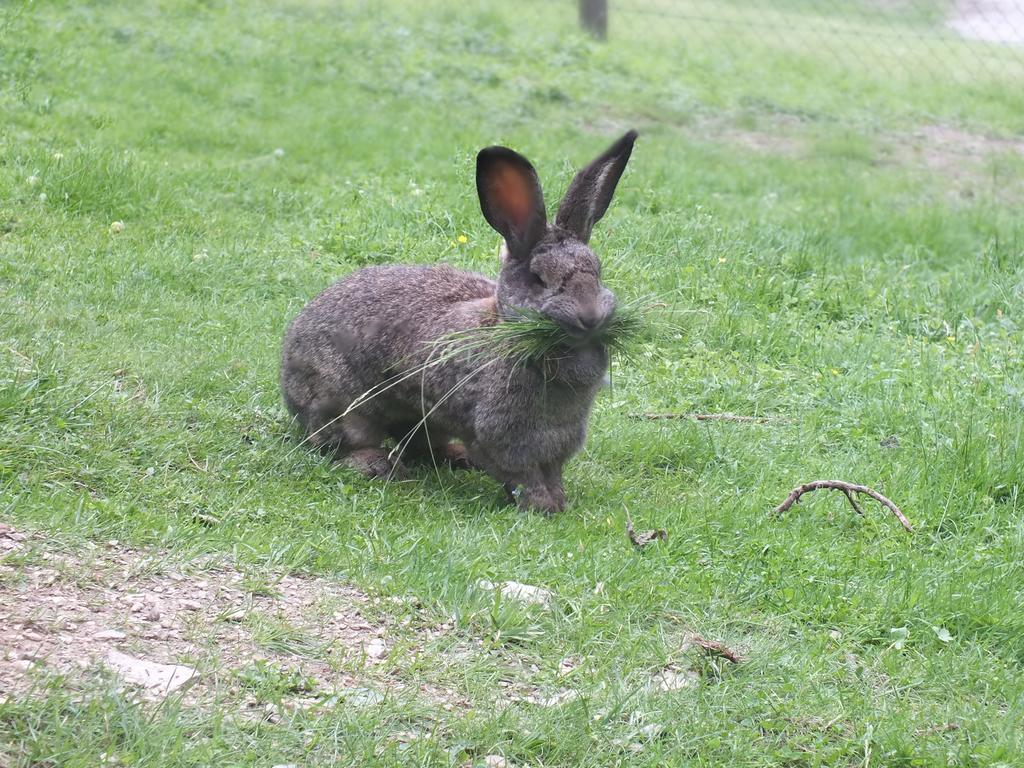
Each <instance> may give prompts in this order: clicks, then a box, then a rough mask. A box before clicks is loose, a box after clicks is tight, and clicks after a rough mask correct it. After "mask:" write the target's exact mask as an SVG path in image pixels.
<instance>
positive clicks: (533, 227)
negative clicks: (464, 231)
mask: <svg viewBox="0 0 1024 768" xmlns="http://www.w3.org/2000/svg"><path fill="white" fill-rule="evenodd" d="M476 191H477V194H479V195H480V210H481V211H482V212H483V214H484V218H485V219H487V223H488V224H490V225H491V226H492V227H494V228H495V229H496V230H497V231H498V233H499V234H500V235H501V236H502V237H504V238H505V242H506V243H507V244H508V250H509V254H510V255H511V256H512V257H514V258H522V257H524V256H526V255H527V254H528V253H529V252H530V250H531V249H532V248H533V246H534V245H536V243H537V240H539V239H540V237H541V235H543V234H544V230H545V229H546V227H547V221H548V220H547V213H546V212H545V210H544V193H543V192H541V189H540V179H538V178H537V172H536V171H535V170H533V166H532V165H530V161H529V160H527V159H526V158H525V157H523V156H522V155H520V154H519V153H518V152H513V151H512V150H511V149H508V148H507V147H487V148H486V149H481V150H480V153H479V154H478V155H477V156H476Z"/></svg>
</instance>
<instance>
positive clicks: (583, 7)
mask: <svg viewBox="0 0 1024 768" xmlns="http://www.w3.org/2000/svg"><path fill="white" fill-rule="evenodd" d="M580 24H581V25H582V26H583V28H584V29H585V30H587V31H588V32H589V33H590V34H592V35H593V36H594V37H596V38H597V39H598V40H605V39H607V38H608V0H580Z"/></svg>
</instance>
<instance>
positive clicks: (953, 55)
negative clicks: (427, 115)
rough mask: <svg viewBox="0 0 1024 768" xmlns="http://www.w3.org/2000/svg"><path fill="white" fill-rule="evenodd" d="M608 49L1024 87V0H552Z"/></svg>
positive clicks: (959, 82)
mask: <svg viewBox="0 0 1024 768" xmlns="http://www.w3.org/2000/svg"><path fill="white" fill-rule="evenodd" d="M554 2H565V3H567V4H568V3H572V2H576V4H577V6H578V9H577V10H578V16H579V22H580V24H581V25H582V26H583V27H584V28H586V29H588V30H589V31H590V32H592V33H593V34H595V35H596V36H597V37H600V38H606V39H608V40H609V41H610V42H614V41H615V40H616V39H623V38H637V37H640V38H641V39H643V38H645V37H646V38H650V39H652V40H654V39H657V40H658V41H665V40H666V39H668V40H675V41H677V42H678V44H679V45H680V46H681V47H693V46H707V45H711V46H714V47H715V48H716V49H717V50H718V51H720V52H721V54H722V55H723V56H738V57H742V56H743V55H746V54H748V53H751V52H752V51H756V50H761V49H763V50H764V51H765V52H767V53H773V52H774V53H776V54H782V55H790V56H793V57H797V58H799V57H800V56H801V55H802V54H809V53H813V54H814V56H815V57H816V58H817V59H818V60H820V59H821V58H823V57H825V58H827V59H829V60H832V61H833V62H834V63H835V64H836V65H838V66H839V67H841V68H847V69H850V70H852V71H856V70H857V69H859V68H866V67H871V68H874V69H876V70H877V69H879V68H882V69H888V70H890V71H892V73H893V74H894V75H899V76H900V77H901V78H906V77H908V76H909V77H918V76H925V77H932V78H939V79H945V80H949V81H951V82H956V83H958V84H962V83H969V82H972V81H977V80H978V79H992V78H997V79H1005V80H1007V81H1008V84H1013V83H1016V84H1017V85H1018V86H1019V87H1024V0H770V1H769V0H554Z"/></svg>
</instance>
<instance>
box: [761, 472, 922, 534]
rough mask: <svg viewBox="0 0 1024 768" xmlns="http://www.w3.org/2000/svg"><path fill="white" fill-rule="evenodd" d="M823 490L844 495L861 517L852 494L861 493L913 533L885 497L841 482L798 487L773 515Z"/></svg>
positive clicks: (894, 506) (863, 486)
mask: <svg viewBox="0 0 1024 768" xmlns="http://www.w3.org/2000/svg"><path fill="white" fill-rule="evenodd" d="M823 488H824V489H830V490H835V491H842V492H843V493H844V494H845V495H846V498H847V499H848V500H849V501H850V504H852V505H853V508H854V509H855V510H857V512H858V514H861V515H863V514H864V512H863V511H862V510H861V508H860V507H859V506H858V505H857V502H856V501H854V498H853V494H855V493H863V494H864V495H865V496H870V497H871V498H872V499H874V500H875V501H877V502H878V503H879V504H881V505H882V506H883V507H885V508H886V509H888V510H889V511H890V512H892V513H893V514H894V515H896V519H897V520H899V521H900V524H901V525H902V526H903V527H904V528H905V529H906V530H908V531H910V532H911V533H913V531H914V529H913V528H912V527H911V525H910V523H909V522H908V521H907V518H905V517H904V516H903V513H902V512H900V508H899V507H897V506H896V505H895V504H893V503H892V502H891V501H890V500H889V499H887V498H885V496H883V495H882V494H880V493H879V492H878V491H876V490H873V489H871V488H868V487H867V486H866V485H856V484H854V483H846V482H843V481H842V480H813V481H811V482H810V483H804V484H803V485H798V486H797V487H796V488H794V489H793V490H792V491H790V493H789V496H787V497H786V500H785V501H783V502H782V503H781V504H779V506H777V507H776V508H775V512H774V514H776V515H781V514H782V513H783V512H785V511H786V510H787V509H789V508H790V507H792V506H793V505H794V504H796V503H797V502H798V501H799V500H800V497H801V496H803V495H804V494H805V493H810V492H811V491H818V490H821V489H823Z"/></svg>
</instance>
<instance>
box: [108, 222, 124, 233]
mask: <svg viewBox="0 0 1024 768" xmlns="http://www.w3.org/2000/svg"><path fill="white" fill-rule="evenodd" d="M121 232H124V222H123V221H115V222H114V223H113V224H111V225H110V234H112V235H117V234H120V233H121Z"/></svg>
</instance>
